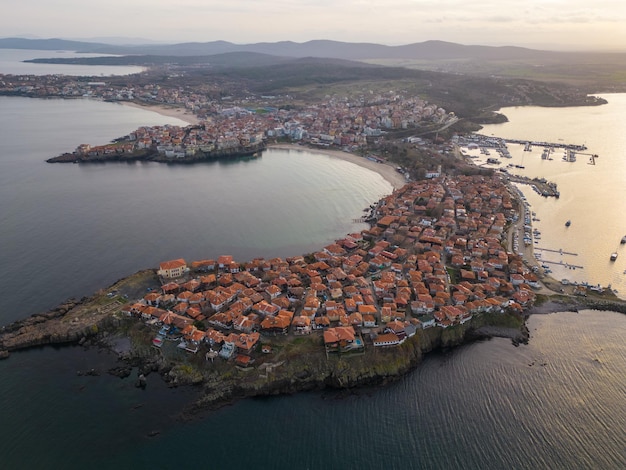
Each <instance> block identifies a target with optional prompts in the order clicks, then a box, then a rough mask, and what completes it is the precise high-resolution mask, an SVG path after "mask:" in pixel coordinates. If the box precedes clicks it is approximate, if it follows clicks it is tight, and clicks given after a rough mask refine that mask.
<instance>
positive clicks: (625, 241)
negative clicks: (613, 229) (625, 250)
mask: <svg viewBox="0 0 626 470" xmlns="http://www.w3.org/2000/svg"><path fill="white" fill-rule="evenodd" d="M620 243H621V244H622V245H623V244H624V243H626V235H624V236H623V237H622V239H621V240H620Z"/></svg>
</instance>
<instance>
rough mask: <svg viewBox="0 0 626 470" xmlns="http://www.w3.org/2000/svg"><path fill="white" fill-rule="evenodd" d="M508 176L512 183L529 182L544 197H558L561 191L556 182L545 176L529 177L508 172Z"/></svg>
mask: <svg viewBox="0 0 626 470" xmlns="http://www.w3.org/2000/svg"><path fill="white" fill-rule="evenodd" d="M506 178H507V179H508V181H509V182H511V183H520V184H528V185H530V186H531V187H532V188H533V190H534V191H535V192H536V193H537V194H540V195H541V196H544V197H556V198H558V197H559V196H560V195H561V193H560V192H559V190H558V189H557V186H556V183H550V182H549V181H546V180H545V179H543V178H533V179H531V178H527V177H526V176H518V175H510V174H507V176H506Z"/></svg>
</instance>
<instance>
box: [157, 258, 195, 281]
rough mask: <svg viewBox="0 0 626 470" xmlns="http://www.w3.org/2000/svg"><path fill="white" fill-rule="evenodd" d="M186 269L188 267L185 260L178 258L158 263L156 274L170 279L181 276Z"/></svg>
mask: <svg viewBox="0 0 626 470" xmlns="http://www.w3.org/2000/svg"><path fill="white" fill-rule="evenodd" d="M188 270H189V268H188V267H187V262H186V261H185V260H184V259H182V258H179V259H174V260H171V261H164V262H163V263H161V264H159V270H158V272H157V274H158V275H159V276H161V277H163V278H165V279H172V278H175V277H180V276H182V275H183V274H185V273H186V272H187V271H188Z"/></svg>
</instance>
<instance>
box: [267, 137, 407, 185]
mask: <svg viewBox="0 0 626 470" xmlns="http://www.w3.org/2000/svg"><path fill="white" fill-rule="evenodd" d="M271 148H276V149H284V150H295V151H299V152H314V153H321V154H323V155H328V156H329V157H334V158H339V159H341V160H344V161H346V162H350V163H354V164H355V165H359V166H360V167H363V168H367V169H368V170H371V171H375V172H376V173H378V174H379V175H381V176H382V177H383V178H384V179H385V180H386V181H387V182H388V183H389V184H391V185H392V186H393V189H399V188H401V187H402V186H404V185H405V184H406V179H405V178H404V175H402V174H400V173H398V172H397V171H396V167H395V166H394V165H391V164H389V163H376V162H373V161H372V160H368V159H367V158H364V157H360V156H358V155H354V154H352V153H348V152H342V151H340V150H330V149H318V148H309V147H304V146H301V145H294V144H276V145H271Z"/></svg>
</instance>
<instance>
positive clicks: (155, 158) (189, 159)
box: [46, 145, 266, 165]
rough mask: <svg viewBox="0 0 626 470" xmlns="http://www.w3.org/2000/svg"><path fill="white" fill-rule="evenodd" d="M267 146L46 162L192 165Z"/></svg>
mask: <svg viewBox="0 0 626 470" xmlns="http://www.w3.org/2000/svg"><path fill="white" fill-rule="evenodd" d="M265 148H266V147H265V145H259V146H255V147H239V148H234V149H231V150H222V151H219V152H200V151H199V152H196V153H195V154H194V155H191V156H185V157H183V158H177V157H172V158H170V157H166V156H165V154H163V153H160V152H158V151H157V150H156V149H144V150H136V151H133V152H121V153H117V152H115V153H106V154H101V155H89V154H79V153H77V152H66V153H63V154H61V155H59V156H57V157H52V158H49V159H47V160H46V162H47V163H106V162H135V161H147V162H158V163H168V164H173V165H185V164H186V165H190V164H194V163H201V162H207V161H215V160H223V159H231V158H245V157H252V156H254V155H255V154H258V153H259V152H262V151H263V150H265Z"/></svg>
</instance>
